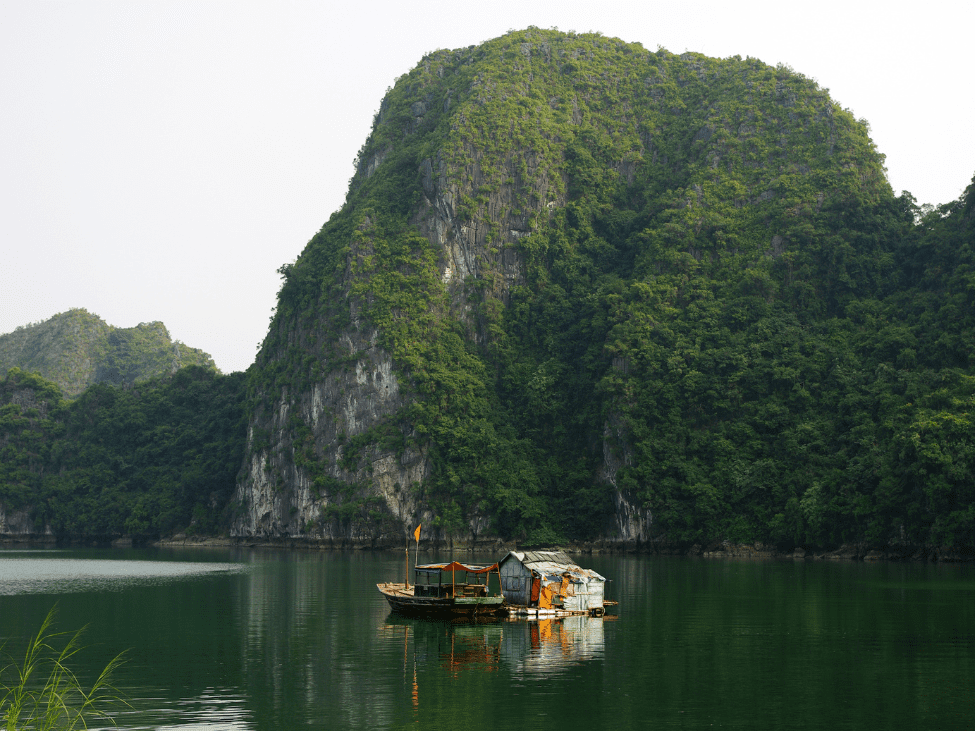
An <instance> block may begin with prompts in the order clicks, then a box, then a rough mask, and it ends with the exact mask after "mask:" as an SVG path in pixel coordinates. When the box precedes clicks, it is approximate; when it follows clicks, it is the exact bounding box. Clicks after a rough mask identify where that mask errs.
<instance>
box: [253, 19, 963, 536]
mask: <svg viewBox="0 0 975 731" xmlns="http://www.w3.org/2000/svg"><path fill="white" fill-rule="evenodd" d="M969 198H970V194H969V196H968V198H965V199H964V200H963V201H961V202H959V203H957V204H955V205H954V206H949V207H947V208H945V209H943V210H940V211H935V212H932V213H930V214H928V215H926V216H923V217H922V216H921V214H922V211H920V210H919V209H918V208H917V207H916V205H915V203H914V201H913V199H911V198H910V196H895V195H894V193H893V192H892V191H891V190H890V188H889V186H888V184H887V182H886V177H885V174H884V170H883V156H882V155H881V154H880V153H879V152H878V151H877V150H876V149H875V147H874V145H873V143H872V142H871V140H870V138H869V135H868V129H867V126H866V124H865V122H863V121H861V120H856V119H854V118H853V117H852V115H851V114H850V113H849V112H848V111H847V110H845V109H843V108H842V107H841V106H840V105H839V104H837V103H836V102H835V101H833V100H832V99H830V97H829V94H828V92H827V91H826V90H825V89H822V88H820V87H819V86H818V84H817V83H815V82H814V81H812V80H810V79H807V78H805V77H803V76H802V75H801V74H799V73H797V72H795V71H793V70H792V69H789V68H787V67H781V66H780V67H775V68H773V67H769V66H767V65H765V64H763V63H761V62H760V61H758V60H757V59H751V58H746V59H742V58H739V57H734V58H728V59H712V58H707V57H704V56H701V55H699V54H693V53H688V54H683V55H681V56H675V55H673V54H671V53H668V52H667V51H665V50H660V51H657V52H648V51H647V50H645V49H643V48H642V47H640V46H639V45H633V44H626V43H622V42H620V41H617V40H613V39H607V38H603V37H601V36H598V35H584V36H576V35H572V34H562V33H558V32H554V31H541V30H538V29H529V30H527V31H523V32H517V33H511V34H509V35H506V36H504V37H503V38H500V39H496V40H494V41H490V42H488V43H485V44H484V45H482V46H479V47H472V48H469V49H462V50H459V51H438V52H435V53H432V54H430V55H429V56H427V57H425V58H424V59H423V60H422V61H421V62H420V64H419V65H418V66H417V67H416V68H415V69H414V70H413V71H411V72H410V73H409V74H407V75H405V76H403V77H401V78H400V79H398V80H397V83H396V85H395V86H394V87H393V88H392V89H391V90H390V91H389V93H388V94H387V95H386V98H385V99H384V100H383V102H382V105H381V108H380V111H379V113H378V115H377V117H376V120H375V124H374V127H373V130H372V133H371V135H370V137H369V139H368V140H367V142H366V144H365V145H364V147H363V149H362V151H361V152H360V155H359V158H358V161H357V172H356V175H355V177H354V178H353V180H352V183H351V185H350V191H349V195H348V201H347V204H346V206H345V207H344V208H343V209H342V210H341V211H340V212H338V213H337V214H335V215H334V216H333V217H332V219H331V220H330V221H329V222H328V223H327V224H326V225H325V227H324V228H323V229H322V231H321V232H320V233H319V234H318V235H317V236H316V237H315V238H314V239H312V241H311V242H310V243H309V245H308V247H307V248H306V250H305V251H304V253H303V254H302V255H301V257H299V259H298V260H297V261H296V262H295V263H294V264H293V265H286V266H285V267H282V270H281V273H282V275H283V276H284V278H285V282H284V285H283V287H282V290H281V293H280V297H279V303H278V309H277V314H276V317H275V319H274V321H273V322H272V325H271V330H270V333H269V335H268V338H267V340H266V341H265V344H264V347H263V349H262V351H261V353H260V355H259V357H258V362H257V364H256V366H255V369H254V371H253V375H252V383H251V389H252V393H253V394H254V401H253V403H254V407H253V410H252V411H251V416H250V422H251V425H252V428H253V430H252V438H251V439H250V441H249V444H248V457H247V460H248V461H247V465H246V467H247V469H246V471H245V473H244V474H243V476H242V477H243V479H242V481H241V482H240V483H239V484H238V490H237V495H236V499H237V501H238V502H239V503H240V505H241V513H240V517H239V518H238V520H237V521H236V522H235V524H234V531H235V532H237V533H239V534H241V535H262V534H263V535H267V534H271V535H277V534H287V535H295V536H300V535H308V536H312V537H314V536H319V537H326V538H341V537H349V538H355V537H359V538H362V537H365V536H370V535H371V536H373V537H374V538H378V539H381V538H382V537H383V536H397V537H396V540H399V538H398V536H399V535H402V531H403V530H404V528H405V527H406V526H408V525H412V524H415V523H416V522H420V521H421V520H422V521H423V522H424V523H425V524H427V525H430V526H431V527H434V528H435V530H437V531H439V534H440V535H441V536H444V537H447V536H455V537H461V538H463V537H467V538H468V539H472V538H476V537H477V536H479V535H480V536H483V535H500V536H504V537H509V538H510V537H514V538H518V539H521V540H524V541H528V542H534V543H538V542H556V541H560V540H580V539H608V540H622V541H629V542H634V541H637V542H640V541H658V540H660V541H667V542H671V543H677V544H689V543H692V542H704V541H715V540H730V541H740V542H744V541H748V542H751V541H763V542H771V543H776V544H779V545H783V546H788V545H796V544H816V545H827V544H836V543H840V542H844V541H861V542H864V541H873V542H876V543H880V544H886V543H890V542H896V541H900V542H916V543H926V542H931V541H934V542H940V543H948V544H950V543H951V542H953V541H960V542H969V543H970V542H971V538H972V525H973V523H972V517H973V515H972V507H971V505H972V501H971V497H972V496H971V494H970V492H966V490H967V489H968V488H967V487H966V486H967V485H971V484H972V480H971V477H972V473H971V470H970V465H969V463H968V457H967V454H968V442H969V440H970V436H971V426H970V422H969V420H968V405H969V404H970V402H971V391H970V388H969V383H970V377H971V365H970V364H969V360H968V350H969V349H968V348H967V347H966V341H965V329H964V328H965V327H966V326H965V325H964V324H963V322H964V318H965V317H967V314H966V313H967V309H966V308H967V307H969V302H968V299H967V297H968V293H967V290H966V289H965V284H964V281H965V280H964V276H965V275H964V274H963V272H965V271H967V269H966V267H967V264H966V262H967V261H969V259H966V257H969V258H970V252H969V250H968V248H967V246H964V245H962V241H963V240H965V239H966V237H967V239H970V237H971V228H970V221H969V219H966V218H965V216H966V215H968V214H966V213H965V211H966V210H969V209H968V206H969ZM919 218H920V219H921V220H920V221H917V219H919ZM949 241H950V242H951V243H948V242H949ZM935 249H937V251H935ZM952 257H960V260H955V261H950V262H949V261H948V260H949V259H951V258H952ZM949 263H950V265H951V266H949ZM959 272H962V273H959ZM946 308H947V310H946ZM948 310H950V311H952V312H954V313H956V314H955V315H953V316H952V317H947V315H948ZM968 342H970V341H968ZM949 344H951V345H950V346H949Z"/></svg>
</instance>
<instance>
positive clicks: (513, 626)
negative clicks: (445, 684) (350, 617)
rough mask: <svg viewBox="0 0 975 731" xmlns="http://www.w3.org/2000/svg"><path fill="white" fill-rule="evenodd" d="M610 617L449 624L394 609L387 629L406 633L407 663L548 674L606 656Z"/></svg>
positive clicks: (453, 669)
mask: <svg viewBox="0 0 975 731" xmlns="http://www.w3.org/2000/svg"><path fill="white" fill-rule="evenodd" d="M606 621H607V620H606V619H604V618H599V617H589V616H575V617H563V618H552V619H542V620H537V621H536V620H532V621H526V620H523V619H519V620H497V621H493V622H478V623H470V624H464V623H456V622H455V623H451V622H436V621H425V620H421V619H406V618H403V617H399V616H397V615H395V614H390V615H389V617H387V619H386V623H385V624H383V625H382V626H381V632H383V633H384V634H386V633H388V634H399V633H402V636H403V658H404V663H413V662H417V663H419V664H420V665H428V664H429V663H433V662H435V663H437V664H438V665H440V667H441V668H442V669H444V670H447V671H449V672H451V673H452V674H453V673H459V672H462V671H483V672H493V671H497V670H498V669H499V668H501V667H506V668H508V669H510V670H512V671H514V672H515V673H525V674H531V675H546V674H550V673H558V672H561V671H562V670H563V669H565V668H566V667H567V666H569V665H574V664H578V663H580V662H585V661H587V660H594V659H598V658H601V657H602V656H603V649H604V638H603V628H604V623H605V622H606Z"/></svg>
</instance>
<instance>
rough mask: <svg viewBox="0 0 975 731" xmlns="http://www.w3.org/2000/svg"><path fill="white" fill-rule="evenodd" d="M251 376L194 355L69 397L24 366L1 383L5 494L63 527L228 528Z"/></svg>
mask: <svg viewBox="0 0 975 731" xmlns="http://www.w3.org/2000/svg"><path fill="white" fill-rule="evenodd" d="M244 384H245V375H244V374H243V373H233V374H230V375H227V376H222V375H219V374H217V373H216V372H214V371H213V370H211V369H209V368H203V367H200V366H189V367H187V368H183V369H182V370H180V371H178V372H177V373H176V374H174V375H173V376H171V377H168V378H165V379H156V380H150V381H146V382H143V383H140V384H138V385H135V386H130V387H118V386H112V385H107V384H97V385H95V386H91V387H90V388H88V389H87V390H86V391H85V392H84V393H83V394H82V395H81V396H80V397H79V398H78V399H77V400H75V401H72V402H68V403H66V402H64V401H63V400H62V399H61V392H60V390H59V389H58V387H57V386H55V385H54V384H51V383H48V382H46V381H44V380H43V379H41V378H40V377H39V376H37V375H35V374H31V373H27V372H25V371H22V370H20V369H18V368H14V369H12V370H11V371H9V372H8V374H7V377H6V379H5V380H4V381H3V382H2V383H0V504H2V505H3V507H4V508H5V509H6V513H7V514H8V516H9V515H10V514H11V513H13V512H19V511H23V510H26V511H27V512H28V516H29V520H30V523H31V527H32V529H33V530H35V531H41V530H43V529H44V527H45V526H48V525H49V526H50V527H51V528H52V529H53V531H54V533H55V534H56V535H57V536H58V537H59V538H71V539H91V540H97V541H103V540H110V539H114V538H118V537H119V536H122V535H128V536H132V537H133V538H134V539H136V540H139V539H147V538H155V537H159V536H161V535H172V534H175V533H179V532H188V533H200V534H216V533H219V532H220V531H221V530H225V529H224V526H225V524H226V523H227V516H226V509H227V504H228V500H229V498H230V495H231V493H232V492H233V488H234V480H235V477H236V475H237V471H238V469H239V468H240V463H241V459H242V453H243V452H242V450H243V431H244V421H243V413H244V410H243V395H244Z"/></svg>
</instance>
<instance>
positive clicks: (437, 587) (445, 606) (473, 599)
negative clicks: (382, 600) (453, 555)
mask: <svg viewBox="0 0 975 731" xmlns="http://www.w3.org/2000/svg"><path fill="white" fill-rule="evenodd" d="M492 571H493V572H495V573H497V572H498V565H497V564H491V565H490V566H476V565H473V564H464V563H460V562H458V561H451V562H450V563H430V564H423V565H422V566H416V567H415V568H414V570H413V573H414V578H415V581H414V582H413V585H412V586H410V584H409V583H405V584H404V583H393V582H390V583H385V584H376V587H377V588H378V589H379V591H380V593H381V594H382V595H383V596H384V597H386V601H388V602H389V606H390V608H391V609H392V610H393V611H394V612H398V613H400V614H405V615H409V616H443V617H464V616H467V617H479V616H489V615H497V614H502V613H504V612H505V601H504V596H503V595H502V593H501V592H500V590H499V591H498V593H497V594H491V592H490V591H489V589H488V577H489V576H490V574H491V572H492ZM458 574H459V575H460V576H458ZM458 578H459V579H460V581H458ZM500 581H501V575H500V574H498V583H499V585H500Z"/></svg>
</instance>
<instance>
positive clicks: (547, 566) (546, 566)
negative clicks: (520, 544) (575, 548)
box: [499, 551, 606, 581]
mask: <svg viewBox="0 0 975 731" xmlns="http://www.w3.org/2000/svg"><path fill="white" fill-rule="evenodd" d="M509 557H511V558H514V559H516V560H518V561H519V562H520V563H522V564H524V565H525V566H527V567H528V568H530V569H531V570H532V571H535V572H537V573H539V574H541V575H542V576H561V575H562V574H569V576H570V577H572V578H574V579H579V580H585V581H591V580H593V579H595V580H597V581H606V579H605V578H603V577H602V576H600V575H599V574H597V573H596V572H595V571H593V570H592V569H584V568H582V567H581V566H579V564H577V563H576V562H575V561H573V560H572V559H571V558H569V557H568V556H567V555H566V554H565V553H563V552H562V551H511V552H510V553H509V554H508V555H507V556H505V557H504V558H503V559H501V561H500V562H499V563H504V562H505V561H507V560H508V558H509Z"/></svg>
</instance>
